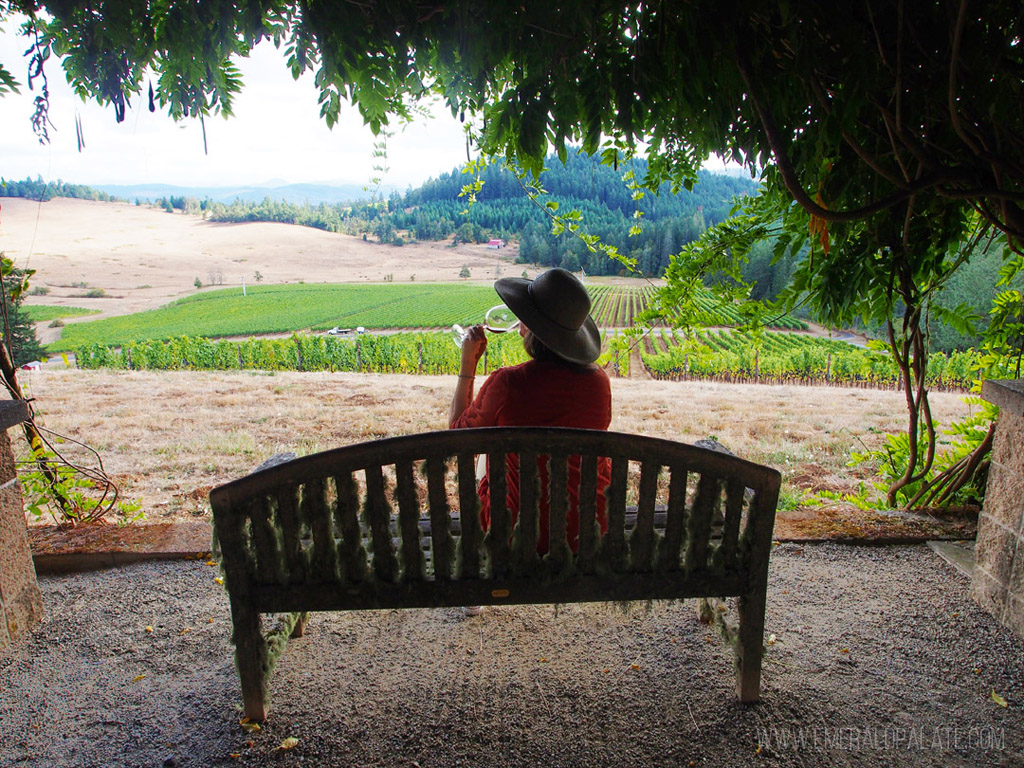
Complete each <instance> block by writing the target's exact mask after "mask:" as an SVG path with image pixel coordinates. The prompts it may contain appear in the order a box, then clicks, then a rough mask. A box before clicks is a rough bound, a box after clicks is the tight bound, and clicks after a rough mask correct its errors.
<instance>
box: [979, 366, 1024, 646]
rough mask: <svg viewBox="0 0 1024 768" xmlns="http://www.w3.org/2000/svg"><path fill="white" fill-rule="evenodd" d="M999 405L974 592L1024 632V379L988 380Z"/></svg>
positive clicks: (987, 389) (987, 393) (986, 391)
mask: <svg viewBox="0 0 1024 768" xmlns="http://www.w3.org/2000/svg"><path fill="white" fill-rule="evenodd" d="M982 396H983V397H984V398H985V399H986V400H988V401H989V402H990V403H995V404H996V405H998V406H999V408H1000V411H999V420H998V422H997V423H996V432H995V436H994V440H993V444H992V466H991V469H990V470H989V476H988V485H987V486H986V489H985V506H984V508H983V509H982V511H981V517H980V518H979V519H978V540H977V543H976V545H975V554H974V578H973V581H972V583H971V594H972V595H973V597H974V599H975V600H977V601H978V602H979V603H980V604H981V605H982V607H984V608H985V609H986V610H987V611H989V612H990V613H991V614H992V615H993V616H995V617H996V618H997V619H999V621H1000V622H1002V623H1003V624H1004V625H1005V626H1007V627H1009V628H1010V629H1012V630H1013V631H1014V632H1015V633H1016V634H1017V635H1018V636H1020V637H1024V380H1018V381H986V382H985V383H984V385H983V389H982Z"/></svg>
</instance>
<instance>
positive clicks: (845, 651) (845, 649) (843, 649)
mask: <svg viewBox="0 0 1024 768" xmlns="http://www.w3.org/2000/svg"><path fill="white" fill-rule="evenodd" d="M839 652H840V653H849V652H850V649H849V648H840V649H839Z"/></svg>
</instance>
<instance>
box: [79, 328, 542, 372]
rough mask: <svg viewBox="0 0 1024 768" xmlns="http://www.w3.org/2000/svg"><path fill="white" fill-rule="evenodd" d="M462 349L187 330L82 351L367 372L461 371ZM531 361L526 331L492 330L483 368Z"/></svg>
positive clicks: (429, 339) (440, 336)
mask: <svg viewBox="0 0 1024 768" xmlns="http://www.w3.org/2000/svg"><path fill="white" fill-rule="evenodd" d="M459 358H460V353H459V348H458V347H457V346H455V344H454V343H453V342H452V338H451V335H450V334H448V333H437V332H432V333H395V334H387V335H383V334H382V335H376V334H366V335H363V336H359V337H357V338H355V339H351V338H347V339H346V338H338V337H336V336H322V335H321V336H309V335H299V334H294V335H292V336H291V337H290V338H284V339H267V338H253V339H248V340H246V341H237V342H236V341H225V340H223V339H221V340H211V339H205V338H194V337H188V336H182V337H178V338H174V339H170V340H169V341H166V342H165V341H143V342H130V343H128V344H125V345H124V346H122V347H121V348H120V349H118V348H116V347H108V346H105V345H102V344H89V345H86V346H84V347H81V348H79V349H78V350H77V352H76V359H77V364H78V367H79V368H88V369H94V368H120V369H126V370H153V371H169V370H195V371H236V370H261V371H360V372H364V373H425V374H453V373H458V371H459ZM526 360H527V356H526V352H525V351H524V350H523V344H522V339H521V338H520V336H519V334H518V333H507V334H502V335H491V336H490V337H489V341H488V345H487V359H486V361H485V362H483V363H482V369H483V368H486V369H488V370H492V369H494V368H500V367H504V366H508V365H516V364H518V363H522V362H525V361H526Z"/></svg>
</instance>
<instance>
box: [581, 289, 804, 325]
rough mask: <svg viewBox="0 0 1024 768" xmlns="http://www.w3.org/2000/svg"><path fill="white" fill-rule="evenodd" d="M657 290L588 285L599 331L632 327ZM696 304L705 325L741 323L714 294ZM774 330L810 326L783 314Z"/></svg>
mask: <svg viewBox="0 0 1024 768" xmlns="http://www.w3.org/2000/svg"><path fill="white" fill-rule="evenodd" d="M657 290H658V288H657V287H656V286H653V285H645V286H642V287H639V288H634V287H622V286H613V285H588V286H587V291H588V292H589V293H590V298H591V299H592V301H593V305H592V307H591V315H593V317H594V321H595V322H596V323H597V325H598V327H600V328H629V327H630V326H632V325H633V320H634V318H635V317H636V316H637V315H639V314H640V313H641V312H643V311H644V310H645V309H647V306H648V304H649V303H650V302H651V299H652V298H653V297H654V294H655V293H656V292H657ZM697 305H698V307H699V308H700V310H701V311H702V312H703V313H704V317H703V318H702V320H703V322H704V324H705V325H711V326H716V325H721V326H732V325H738V324H739V323H740V321H741V318H740V314H739V312H737V311H736V310H735V309H731V308H729V307H721V306H717V305H716V302H715V300H714V299H713V298H712V296H711V294H710V293H708V292H705V293H704V294H703V295H702V296H700V297H699V298H698V299H697ZM771 327H772V328H783V329H786V330H806V329H807V323H805V322H803V321H802V320H798V319H796V318H795V317H790V316H789V315H784V316H783V317H780V318H777V319H775V320H774V321H773V322H772V323H771Z"/></svg>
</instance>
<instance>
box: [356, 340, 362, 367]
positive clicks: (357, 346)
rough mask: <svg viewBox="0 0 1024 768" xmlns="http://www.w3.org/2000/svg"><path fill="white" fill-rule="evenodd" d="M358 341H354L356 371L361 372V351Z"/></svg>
mask: <svg viewBox="0 0 1024 768" xmlns="http://www.w3.org/2000/svg"><path fill="white" fill-rule="evenodd" d="M359 341H360V340H359V339H356V370H357V371H362V370H363V350H362V348H361V347H360V346H359Z"/></svg>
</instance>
